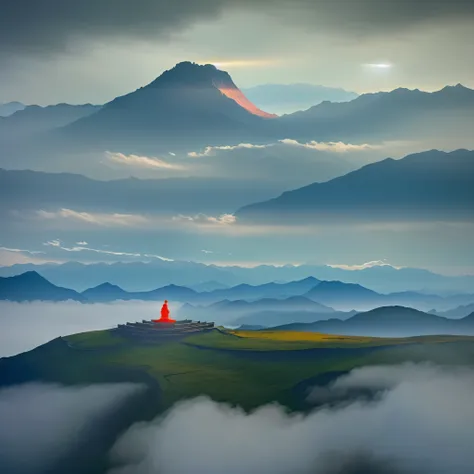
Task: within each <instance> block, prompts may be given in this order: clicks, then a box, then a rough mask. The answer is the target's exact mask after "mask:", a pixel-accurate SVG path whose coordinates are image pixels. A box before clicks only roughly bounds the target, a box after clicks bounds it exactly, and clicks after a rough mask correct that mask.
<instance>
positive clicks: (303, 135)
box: [280, 84, 474, 141]
mask: <svg viewBox="0 0 474 474" xmlns="http://www.w3.org/2000/svg"><path fill="white" fill-rule="evenodd" d="M473 107H474V91H473V90H472V89H469V88H467V87H464V86H463V85H461V84H458V85H456V86H446V87H444V88H443V89H441V90H439V91H436V92H424V91H420V90H418V89H415V90H410V89H405V88H399V89H395V90H393V91H391V92H377V93H369V94H362V95H360V96H359V97H357V98H356V99H354V100H352V101H350V102H342V103H335V102H329V101H325V102H323V103H321V104H319V105H316V106H314V107H311V108H310V109H308V110H305V111H302V112H296V113H294V114H290V115H287V116H285V117H282V118H281V120H280V125H281V126H282V127H287V128H288V129H291V131H292V137H293V138H296V139H302V140H305V139H312V140H324V141H336V140H343V141H351V140H362V141H364V140H370V141H382V140H393V139H398V140H401V139H404V140H408V139H411V140H413V139H420V138H422V137H424V138H428V137H432V138H433V137H436V136H437V135H439V134H440V133H445V134H447V135H449V136H451V137H466V136H467V134H468V133H469V129H472V125H473V121H474V118H473V117H474V115H473V113H472V109H473Z"/></svg>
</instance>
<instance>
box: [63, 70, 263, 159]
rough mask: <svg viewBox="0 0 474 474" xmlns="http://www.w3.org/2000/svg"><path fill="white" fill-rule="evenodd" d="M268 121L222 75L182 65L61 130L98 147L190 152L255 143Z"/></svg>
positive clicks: (222, 73)
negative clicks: (217, 146)
mask: <svg viewBox="0 0 474 474" xmlns="http://www.w3.org/2000/svg"><path fill="white" fill-rule="evenodd" d="M271 117H272V115H270V114H267V113H266V112H263V111H262V110H260V109H258V108H257V107H256V106H255V105H254V104H252V103H251V102H250V101H249V100H248V99H247V98H246V97H245V96H244V95H243V93H242V92H241V91H240V89H238V88H237V86H236V85H235V84H234V82H233V81H232V78H231V77H230V76H229V74H228V73H226V72H224V71H220V70H219V69H217V68H216V67H215V66H213V65H210V64H207V65H205V66H201V65H198V64H194V63H190V62H183V63H179V64H177V65H176V66H175V67H174V68H172V69H170V70H168V71H165V72H164V73H163V74H162V75H161V76H159V77H158V78H157V79H155V80H154V81H152V82H151V83H150V84H148V85H147V86H144V87H141V88H140V89H138V90H136V91H134V92H131V93H130V94H127V95H124V96H121V97H117V98H115V99H114V100H112V101H111V102H109V103H107V104H105V105H104V106H103V107H102V109H101V110H100V111H98V112H97V113H95V114H93V115H92V116H90V117H87V118H84V119H82V120H78V121H77V122H75V123H73V124H71V125H69V126H67V127H66V128H65V129H63V131H64V133H66V134H68V135H69V136H70V137H76V139H77V138H78V137H80V138H81V137H82V138H81V139H83V140H84V141H86V142H89V143H95V144H100V145H101V147H102V148H103V147H105V146H110V147H112V146H115V147H117V146H118V145H121V148H122V149H124V148H126V145H127V144H130V143H132V144H133V145H134V147H136V146H137V143H139V144H140V146H141V148H142V149H143V148H145V149H146V147H147V145H150V146H152V147H153V149H156V146H157V145H158V146H162V147H163V148H164V149H165V150H169V147H173V148H175V147H176V146H179V147H183V148H189V149H194V148H195V147H202V146H209V145H224V144H229V143H231V144H232V143H241V142H243V141H251V140H258V139H259V138H261V137H262V131H264V130H265V129H266V125H265V124H266V123H267V122H268V121H269V120H268V119H269V118H271ZM270 121H271V120H270ZM134 149H136V148H134Z"/></svg>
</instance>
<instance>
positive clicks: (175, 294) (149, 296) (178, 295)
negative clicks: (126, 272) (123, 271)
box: [81, 282, 198, 303]
mask: <svg viewBox="0 0 474 474" xmlns="http://www.w3.org/2000/svg"><path fill="white" fill-rule="evenodd" d="M81 295H82V296H83V297H84V299H85V300H86V301H87V302H90V303H98V302H111V301H118V300H124V301H130V300H140V301H161V300H165V299H169V300H170V301H181V302H185V301H194V300H196V298H197V297H198V293H197V292H196V291H194V290H192V289H190V288H186V287H184V286H177V285H167V286H164V287H162V288H157V289H154V290H151V291H137V292H128V291H125V290H123V289H122V288H120V287H119V286H117V285H112V284H110V283H108V282H106V283H103V284H101V285H98V286H96V287H94V288H89V289H87V290H85V291H83V292H82V293H81Z"/></svg>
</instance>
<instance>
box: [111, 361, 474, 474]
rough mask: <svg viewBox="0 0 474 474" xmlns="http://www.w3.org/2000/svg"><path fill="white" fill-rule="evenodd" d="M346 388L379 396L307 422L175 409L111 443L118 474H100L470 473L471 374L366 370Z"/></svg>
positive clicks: (224, 408) (191, 405)
mask: <svg viewBox="0 0 474 474" xmlns="http://www.w3.org/2000/svg"><path fill="white" fill-rule="evenodd" d="M349 379H350V380H352V382H351V388H360V389H367V388H368V389H376V390H378V389H379V388H382V389H383V390H385V391H384V392H382V393H381V394H380V396H379V397H378V398H375V400H373V401H372V402H364V401H363V400H360V399H359V400H357V399H354V398H352V399H348V400H346V401H345V403H343V404H340V405H338V406H336V407H334V408H331V407H329V406H324V407H320V408H318V409H315V410H314V411H313V412H311V413H309V414H307V415H303V414H291V413H288V412H287V411H286V410H284V409H283V408H281V407H280V406H278V405H268V406H264V407H261V408H259V409H257V410H255V411H253V412H251V413H245V412H244V411H243V410H241V409H240V408H235V407H231V406H229V405H227V404H222V403H221V404H219V403H215V402H213V401H211V400H209V399H207V398H204V397H201V398H198V399H195V400H191V401H187V402H183V403H180V404H178V405H176V406H175V407H174V408H173V409H172V410H171V411H170V412H168V413H167V414H166V415H165V416H164V417H163V418H160V419H157V420H155V421H154V422H151V423H140V424H137V425H135V426H134V427H132V428H131V429H130V430H129V431H128V432H127V433H126V434H125V435H124V436H123V437H122V438H121V439H120V440H119V441H118V443H117V444H116V446H115V447H114V449H113V451H112V456H113V459H114V461H116V462H117V463H118V465H119V466H121V467H119V468H118V469H117V470H112V471H110V474H118V473H120V474H154V473H156V472H160V473H162V474H171V473H176V472H179V473H180V474H191V473H201V472H205V473H207V474H221V473H223V472H225V473H226V474H241V473H243V472H248V473H259V474H260V473H261V474H270V473H271V474H290V473H292V474H293V473H309V472H311V473H314V474H335V473H337V474H349V473H355V472H377V473H387V474H388V473H391V474H393V473H398V474H401V473H415V472H416V473H421V472H429V473H433V474H434V473H436V474H468V473H470V472H471V470H472V465H473V463H474V451H473V449H472V439H474V410H473V409H472V393H473V390H474V372H473V371H472V370H471V369H461V368H455V367H451V368H449V369H448V368H441V367H430V366H426V365H420V366H408V367H405V366H399V367H396V366H395V367H393V366H392V367H390V366H385V367H378V368H370V367H369V368H362V369H359V370H358V371H354V372H353V373H352V374H351V375H350V376H349ZM343 383H345V386H346V387H347V386H348V381H347V379H346V382H344V381H343V380H342V379H341V381H340V384H343ZM183 453H186V456H183Z"/></svg>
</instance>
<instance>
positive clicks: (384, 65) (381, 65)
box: [366, 63, 392, 69]
mask: <svg viewBox="0 0 474 474" xmlns="http://www.w3.org/2000/svg"><path fill="white" fill-rule="evenodd" d="M366 66H367V67H370V68H373V69H390V68H392V65H391V64H389V63H372V64H366Z"/></svg>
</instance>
